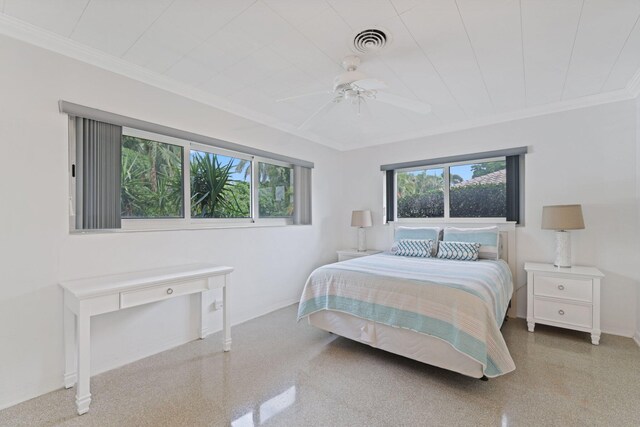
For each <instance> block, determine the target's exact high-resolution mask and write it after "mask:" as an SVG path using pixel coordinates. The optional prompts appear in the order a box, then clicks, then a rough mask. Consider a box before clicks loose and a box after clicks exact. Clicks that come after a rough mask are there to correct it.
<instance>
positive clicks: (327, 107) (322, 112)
mask: <svg viewBox="0 0 640 427" xmlns="http://www.w3.org/2000/svg"><path fill="white" fill-rule="evenodd" d="M334 105H336V102H335V100H333V99H332V100H331V101H329V102H327V103H326V104H324V105H323V106H322V107H320V108H318V110H317V111H316V112H315V113H313V114H312V115H310V116H309V117H307V120H305V121H304V122H302V124H301V125H300V126H298V129H305V128H306V127H307V125H308V124H309V123H311V121H312V120H313V119H315V118H316V117H319V116H323V115H325V114H326V113H327V112H329V110H330V109H331V108H332V107H333V106H334Z"/></svg>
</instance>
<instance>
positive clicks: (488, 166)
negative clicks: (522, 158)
mask: <svg viewBox="0 0 640 427" xmlns="http://www.w3.org/2000/svg"><path fill="white" fill-rule="evenodd" d="M506 167H507V162H506V161H505V160H499V161H497V162H484V163H476V164H474V165H471V170H472V171H473V175H471V178H477V177H479V176H483V175H487V174H490V173H492V172H496V171H499V170H502V169H505V168H506Z"/></svg>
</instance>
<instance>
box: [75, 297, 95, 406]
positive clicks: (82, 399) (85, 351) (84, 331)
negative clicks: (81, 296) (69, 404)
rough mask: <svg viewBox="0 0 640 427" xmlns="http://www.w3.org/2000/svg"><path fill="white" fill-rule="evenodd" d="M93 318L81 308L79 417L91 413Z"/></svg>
mask: <svg viewBox="0 0 640 427" xmlns="http://www.w3.org/2000/svg"><path fill="white" fill-rule="evenodd" d="M90 321H91V317H90V316H89V313H87V311H86V309H84V308H83V307H82V306H81V307H80V310H79V313H78V317H77V322H78V323H77V327H78V387H77V389H76V390H77V391H76V407H77V408H78V415H82V414H85V413H87V412H89V404H90V403H91V391H90V387H89V384H90V377H91V372H90V361H91V341H90V331H91V326H90Z"/></svg>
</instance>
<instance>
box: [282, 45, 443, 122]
mask: <svg viewBox="0 0 640 427" xmlns="http://www.w3.org/2000/svg"><path fill="white" fill-rule="evenodd" d="M359 65H360V58H358V57H357V56H355V55H349V56H345V57H344V59H343V60H342V67H343V68H344V69H345V70H346V71H345V72H344V73H342V74H340V75H339V76H337V77H336V78H335V79H334V81H333V90H331V91H329V92H327V91H322V92H313V93H306V94H303V95H297V96H291V97H288V98H282V99H278V100H277V101H276V102H286V101H291V100H294V99H299V98H305V97H307V96H315V95H320V94H325V95H326V94H330V95H332V96H333V97H332V98H331V100H329V101H328V102H327V103H325V104H324V105H323V106H322V107H320V108H319V109H318V110H317V111H316V112H315V113H313V114H312V115H311V116H309V117H308V118H307V119H306V120H305V121H304V122H303V123H302V124H301V125H300V126H298V128H299V129H303V128H305V127H306V126H307V125H308V124H309V123H310V122H311V121H312V120H313V119H315V118H316V117H319V116H320V115H324V114H326V113H327V112H328V111H329V110H331V108H333V107H335V106H336V105H337V104H340V103H342V102H349V103H351V104H352V105H353V106H354V108H355V109H356V111H357V113H358V115H360V114H361V108H362V106H363V105H365V102H366V101H368V100H375V101H379V102H383V103H385V104H389V105H393V106H394V107H398V108H403V109H405V110H409V111H413V112H414V113H418V114H429V113H430V112H431V106H430V105H429V104H426V103H424V102H421V101H418V100H414V99H409V98H403V97H401V96H397V95H393V94H391V93H387V92H382V89H386V88H387V85H386V84H385V82H383V81H382V80H378V79H373V78H369V77H368V76H367V75H366V74H365V73H363V72H362V71H359V70H358V66H359Z"/></svg>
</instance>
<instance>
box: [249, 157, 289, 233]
mask: <svg viewBox="0 0 640 427" xmlns="http://www.w3.org/2000/svg"><path fill="white" fill-rule="evenodd" d="M259 163H266V164H269V165H273V166H280V167H285V168H289V169H291V173H292V174H293V176H292V180H291V188H292V189H293V194H294V197H295V192H296V188H295V173H296V172H295V168H294V166H293V165H292V164H290V163H286V162H281V161H279V160H271V159H268V158H266V157H255V161H254V163H253V165H252V166H253V167H254V171H255V177H256V180H255V182H256V185H255V188H252V193H253V196H254V198H255V208H256V210H255V217H256V219H257V221H258V222H260V223H263V224H281V225H290V224H293V215H291V216H274V217H261V216H260V182H259V166H258V164H259ZM294 209H295V205H294Z"/></svg>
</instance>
